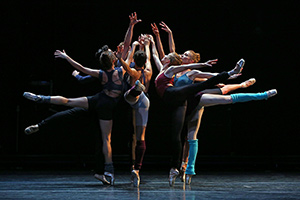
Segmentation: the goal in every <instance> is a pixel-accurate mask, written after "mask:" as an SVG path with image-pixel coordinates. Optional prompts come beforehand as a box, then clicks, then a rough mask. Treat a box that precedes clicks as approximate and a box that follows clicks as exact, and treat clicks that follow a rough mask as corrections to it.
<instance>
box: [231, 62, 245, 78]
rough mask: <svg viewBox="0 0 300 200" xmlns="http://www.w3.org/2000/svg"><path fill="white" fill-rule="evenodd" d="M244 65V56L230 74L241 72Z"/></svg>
mask: <svg viewBox="0 0 300 200" xmlns="http://www.w3.org/2000/svg"><path fill="white" fill-rule="evenodd" d="M244 65H245V60H244V59H243V58H242V59H240V60H239V61H238V62H237V63H236V66H235V68H234V69H233V70H231V71H230V72H229V73H228V74H229V76H232V75H235V74H240V73H241V72H242V70H243V68H244Z"/></svg>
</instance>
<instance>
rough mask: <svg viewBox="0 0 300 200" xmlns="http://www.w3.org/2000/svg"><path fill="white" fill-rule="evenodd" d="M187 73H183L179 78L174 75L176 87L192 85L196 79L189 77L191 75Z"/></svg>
mask: <svg viewBox="0 0 300 200" xmlns="http://www.w3.org/2000/svg"><path fill="white" fill-rule="evenodd" d="M186 74H187V73H185V74H183V75H181V76H180V77H179V78H177V77H176V76H174V86H175V87H180V86H184V85H190V84H192V83H193V82H194V81H193V80H191V79H189V77H188V76H187V75H186Z"/></svg>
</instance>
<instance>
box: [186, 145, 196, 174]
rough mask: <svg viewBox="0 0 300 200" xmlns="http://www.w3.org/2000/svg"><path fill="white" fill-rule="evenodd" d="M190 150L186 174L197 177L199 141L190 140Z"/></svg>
mask: <svg viewBox="0 0 300 200" xmlns="http://www.w3.org/2000/svg"><path fill="white" fill-rule="evenodd" d="M188 142H189V145H190V149H189V158H188V159H189V160H188V164H187V167H186V171H185V174H191V175H195V174H196V173H195V163H196V158H197V153H198V140H188Z"/></svg>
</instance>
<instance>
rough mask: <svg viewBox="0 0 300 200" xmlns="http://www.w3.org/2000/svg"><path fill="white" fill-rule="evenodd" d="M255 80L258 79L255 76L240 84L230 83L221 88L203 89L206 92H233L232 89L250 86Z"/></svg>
mask: <svg viewBox="0 0 300 200" xmlns="http://www.w3.org/2000/svg"><path fill="white" fill-rule="evenodd" d="M255 82H256V80H255V79H254V78H251V79H249V80H247V81H244V82H242V83H240V84H228V85H224V86H223V87H221V88H215V89H206V90H203V91H202V92H203V93H206V94H228V93H229V92H232V91H234V90H237V89H240V88H247V87H250V86H251V85H253V84H254V83H255Z"/></svg>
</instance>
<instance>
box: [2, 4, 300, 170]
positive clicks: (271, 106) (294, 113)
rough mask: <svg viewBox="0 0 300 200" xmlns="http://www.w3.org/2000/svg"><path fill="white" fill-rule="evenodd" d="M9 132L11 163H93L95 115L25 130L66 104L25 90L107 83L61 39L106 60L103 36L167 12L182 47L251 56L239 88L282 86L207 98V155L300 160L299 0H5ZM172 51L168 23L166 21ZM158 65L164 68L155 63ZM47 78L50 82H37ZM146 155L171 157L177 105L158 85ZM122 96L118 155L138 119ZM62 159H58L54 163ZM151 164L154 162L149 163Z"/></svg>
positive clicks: (65, 90) (202, 153) (203, 149)
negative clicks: (82, 77) (92, 77)
mask: <svg viewBox="0 0 300 200" xmlns="http://www.w3.org/2000/svg"><path fill="white" fill-rule="evenodd" d="M1 4H2V5H1V8H2V9H1V10H2V11H1V13H0V16H1V18H2V20H1V24H2V25H1V26H2V30H1V32H2V33H4V35H3V37H2V38H1V51H2V53H1V104H2V106H1V112H0V113H1V119H2V120H1V133H0V158H1V159H0V162H1V166H2V167H4V168H5V167H22V168H26V167H30V166H31V167H34V166H41V167H51V166H53V167H54V166H55V167H65V166H67V167H87V166H89V165H93V159H92V156H93V154H94V151H95V147H94V146H95V144H94V143H95V138H94V133H93V132H95V130H94V128H93V127H92V126H91V125H90V124H89V123H88V122H76V123H71V124H65V125H64V124H62V125H61V126H59V127H57V129H56V130H53V131H51V132H39V133H37V134H34V135H30V136H26V135H25V134H24V132H23V131H24V128H25V127H27V126H29V125H32V124H36V123H38V122H40V121H41V120H42V119H44V118H46V117H47V116H50V115H52V114H54V113H55V112H57V111H61V110H65V109H67V107H62V106H53V105H41V104H35V103H33V102H30V101H28V100H26V99H24V98H23V97H22V94H23V92H24V91H31V92H37V93H40V94H45V95H47V94H50V93H51V94H53V95H63V96H66V97H79V96H86V95H92V94H94V93H96V92H97V91H98V89H99V88H98V86H96V85H93V84H90V85H81V84H79V83H78V82H76V80H75V79H74V78H73V77H72V76H71V72H72V71H73V68H72V67H71V66H70V65H69V64H68V63H67V62H66V61H65V60H55V59H54V56H53V53H54V51H55V50H56V49H59V50H62V49H65V50H66V52H67V53H68V54H69V55H70V56H71V57H72V58H74V59H75V60H76V61H78V62H79V63H81V64H83V65H85V66H88V67H91V68H96V67H97V61H96V60H95V59H94V53H95V52H96V50H97V49H98V48H100V47H101V46H102V45H104V44H108V45H109V46H110V47H111V48H112V49H115V47H116V46H117V45H118V44H119V42H121V41H123V39H124V36H125V32H126V30H127V28H128V24H129V17H128V16H129V14H130V13H132V12H134V11H136V12H137V14H138V18H139V19H142V22H141V23H139V24H137V25H136V26H135V27H134V35H133V40H135V39H137V37H138V35H139V34H141V33H150V34H152V30H151V26H150V23H153V22H156V24H158V23H159V22H160V21H164V22H165V23H166V24H167V25H168V26H169V27H170V28H171V30H172V31H173V35H174V39H175V44H176V51H177V52H178V53H183V52H184V51H186V50H189V49H193V50H195V51H196V52H200V53H201V57H202V61H206V60H208V59H213V58H218V59H219V61H218V64H217V65H215V66H214V67H213V68H212V69H204V70H208V71H213V72H221V71H224V70H230V69H231V68H232V67H233V66H234V65H235V63H236V62H237V61H238V60H239V59H240V58H244V59H245V60H246V65H245V68H244V71H243V75H242V76H241V77H239V78H238V79H236V80H231V81H229V82H228V83H239V82H242V81H244V80H247V79H248V78H252V77H254V78H256V80H257V83H256V84H255V85H254V86H252V87H250V88H248V89H246V90H238V91H236V92H263V91H266V90H269V89H273V88H276V89H277V90H278V95H277V96H276V97H274V98H271V99H269V100H267V101H257V102H249V103H240V104H235V105H228V106H215V107H211V108H206V109H205V113H204V116H203V120H202V124H201V129H200V132H199V134H198V139H199V153H198V160H197V164H198V165H203V166H204V165H205V164H207V165H208V166H216V165H217V166H223V165H226V164H230V167H236V166H242V167H256V166H265V167H270V168H278V167H284V166H287V167H291V168H297V167H299V164H300V148H299V143H300V130H299V123H300V121H299V119H300V118H299V104H298V99H299V94H298V93H299V69H298V68H299V62H298V57H299V55H298V54H299V38H298V37H299V6H298V1H296V0H295V1H291V0H290V1H231V0H229V1H208V0H206V1H201V0H199V1H120V2H118V1H83V0H81V1H80V0H69V1H67V0H60V1H59V0H52V1H48V0H43V1H38V0H29V1H6V0H5V1H1ZM160 34H161V38H162V42H163V45H164V47H165V51H166V52H168V43H167V33H166V32H164V31H163V30H161V31H160ZM153 69H154V75H153V79H154V78H155V76H156V74H157V70H156V69H155V66H154V65H153ZM41 81H43V83H45V84H43V85H41V84H37V83H40V82H41ZM149 94H150V100H151V108H150V116H149V123H148V128H147V133H146V140H147V151H146V155H145V163H146V164H155V163H156V164H166V165H167V163H168V162H167V161H168V159H167V160H166V158H168V155H169V153H170V150H169V147H170V146H169V140H168V138H169V137H170V136H169V134H170V133H169V132H168V129H167V125H168V113H166V112H164V108H163V104H162V103H161V102H160V99H159V98H158V97H157V94H156V92H155V89H154V84H153V81H152V84H151V86H150V91H149ZM128 116H130V115H129V114H128V106H127V105H126V104H125V103H124V102H121V103H120V106H119V112H118V115H117V116H115V121H114V130H113V136H112V145H113V154H114V161H115V162H116V163H122V162H123V163H125V164H126V162H127V161H128V160H129V159H128V154H129V148H128V142H129V138H130V134H131V124H130V123H129V122H130V120H129V119H128ZM53 163H55V165H52V164H53ZM146 164H145V166H146Z"/></svg>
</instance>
